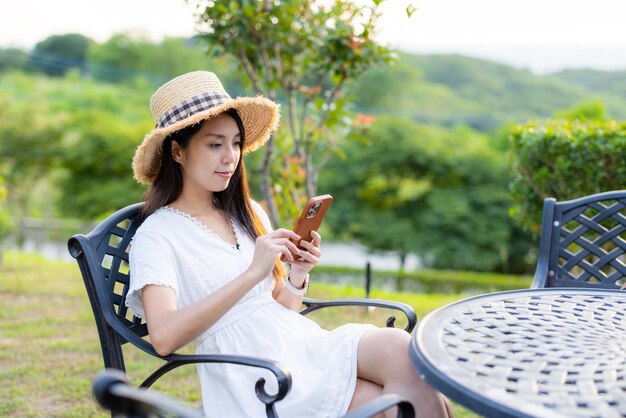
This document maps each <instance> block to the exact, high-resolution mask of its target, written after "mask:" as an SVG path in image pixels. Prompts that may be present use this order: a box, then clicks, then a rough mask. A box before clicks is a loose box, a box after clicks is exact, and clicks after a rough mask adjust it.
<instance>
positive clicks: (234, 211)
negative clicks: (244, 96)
mask: <svg viewBox="0 0 626 418" xmlns="http://www.w3.org/2000/svg"><path fill="white" fill-rule="evenodd" d="M224 113H225V114H227V115H228V116H230V117H231V118H233V119H234V121H235V123H237V127H238V128H239V132H240V134H241V142H240V144H241V145H240V147H241V150H242V152H241V153H240V156H239V162H238V163H237V167H236V168H235V172H234V173H233V176H232V177H231V179H230V182H229V183H228V187H226V189H225V190H223V191H221V192H215V193H213V202H214V204H215V206H216V207H217V208H219V209H222V210H223V211H225V212H226V213H227V214H228V215H229V216H230V217H231V218H233V219H235V220H236V221H237V222H238V223H239V225H241V227H242V228H243V229H244V231H245V232H246V233H247V234H248V236H249V237H250V238H251V239H252V240H253V241H254V240H256V239H257V238H258V237H259V236H260V235H264V234H266V233H267V230H266V229H265V227H264V226H263V223H262V222H261V220H260V219H259V217H258V216H257V214H256V213H255V211H254V210H253V208H252V206H251V204H250V188H249V187H248V178H247V176H246V168H245V165H244V162H243V146H244V144H245V141H246V138H245V130H244V126H243V122H242V121H241V118H240V117H239V114H238V113H237V111H236V110H235V109H228V110H226V111H225V112H224ZM202 123H203V122H199V123H196V124H194V125H190V126H187V127H186V128H183V129H181V130H179V131H176V132H173V133H172V134H170V135H169V136H168V137H167V138H165V139H164V140H163V145H162V147H161V168H160V169H159V174H158V175H157V177H156V179H155V180H154V182H153V183H152V185H151V186H150V188H149V189H148V191H147V192H146V194H145V195H144V201H145V204H144V207H143V209H142V211H141V214H140V220H141V222H143V221H144V220H145V219H146V218H147V217H148V216H150V215H152V214H153V213H154V212H155V211H156V210H157V209H158V208H160V207H162V206H165V205H168V204H170V203H172V202H173V201H175V200H176V199H178V197H179V196H180V194H181V193H182V191H183V172H182V168H181V166H180V164H179V163H178V162H176V161H175V160H174V158H173V157H172V141H176V142H177V143H178V145H179V146H180V147H181V148H183V149H185V148H187V146H188V145H189V141H190V140H191V137H192V136H193V135H194V134H196V133H197V132H198V131H199V130H200V128H201V127H202ZM284 276H285V269H284V267H283V265H282V263H281V262H280V261H279V260H278V259H277V261H276V264H275V265H274V278H276V279H277V280H280V279H282V278H284Z"/></svg>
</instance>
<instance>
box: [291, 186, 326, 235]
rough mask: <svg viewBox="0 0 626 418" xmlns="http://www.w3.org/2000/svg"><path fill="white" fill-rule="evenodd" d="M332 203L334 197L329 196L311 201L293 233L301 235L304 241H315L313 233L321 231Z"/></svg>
mask: <svg viewBox="0 0 626 418" xmlns="http://www.w3.org/2000/svg"><path fill="white" fill-rule="evenodd" d="M331 203H333V197H332V196H331V195H329V194H324V195H320V196H315V197H312V198H311V199H309V201H308V203H307V204H306V206H305V207H304V210H303V211H302V213H301V214H300V217H299V218H298V221H297V222H296V226H295V227H294V228H293V232H295V233H296V234H298V235H300V237H301V238H302V239H303V240H304V241H308V242H310V241H311V240H312V239H313V237H312V236H311V231H317V230H318V229H319V227H320V225H321V224H322V220H323V219H324V215H326V211H328V208H329V207H330V205H331ZM299 244H300V243H298V246H299Z"/></svg>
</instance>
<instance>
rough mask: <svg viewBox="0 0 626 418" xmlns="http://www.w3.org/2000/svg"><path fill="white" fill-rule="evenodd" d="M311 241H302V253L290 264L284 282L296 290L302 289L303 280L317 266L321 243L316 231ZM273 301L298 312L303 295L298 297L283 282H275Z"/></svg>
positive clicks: (320, 253)
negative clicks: (289, 283) (288, 282)
mask: <svg viewBox="0 0 626 418" xmlns="http://www.w3.org/2000/svg"><path fill="white" fill-rule="evenodd" d="M311 235H312V236H313V239H312V240H311V242H306V241H302V242H301V243H300V245H301V246H302V247H304V251H302V250H301V251H300V253H299V254H298V255H296V257H295V260H294V261H292V262H291V271H290V272H289V275H288V277H287V278H285V280H289V281H290V282H291V284H292V285H293V287H295V288H296V289H302V288H304V286H305V283H304V282H305V280H306V279H307V275H308V274H309V271H311V269H312V268H313V267H314V266H315V265H316V264H317V262H318V261H319V258H320V257H321V255H322V251H321V250H320V245H321V243H322V237H321V236H320V234H318V233H317V231H313V232H312V233H311ZM273 296H274V299H276V300H277V301H278V302H279V303H280V304H281V305H283V306H285V307H287V308H289V309H291V310H293V311H296V312H297V311H299V310H300V306H301V305H302V299H304V295H299V294H296V293H294V292H292V291H291V290H289V288H288V287H287V286H286V285H285V282H284V281H281V282H277V284H276V287H275V288H274V292H273Z"/></svg>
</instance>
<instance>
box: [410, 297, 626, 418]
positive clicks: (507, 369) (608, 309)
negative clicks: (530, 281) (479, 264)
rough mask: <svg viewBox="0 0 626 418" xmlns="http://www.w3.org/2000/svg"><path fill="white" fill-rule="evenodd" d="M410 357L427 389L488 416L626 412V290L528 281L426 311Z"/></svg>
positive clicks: (604, 415) (624, 414) (623, 414)
mask: <svg viewBox="0 0 626 418" xmlns="http://www.w3.org/2000/svg"><path fill="white" fill-rule="evenodd" d="M410 354H411V359H412V361H413V364H414V365H415V367H416V368H417V370H418V372H419V373H420V374H421V375H422V377H423V378H425V379H426V380H427V381H428V382H429V383H430V384H431V385H432V386H433V387H435V388H436V389H437V390H439V391H440V392H442V393H443V394H445V395H447V396H448V397H449V398H451V399H453V400H454V401H456V402H458V403H459V404H461V405H463V406H465V407H467V408H469V409H471V410H473V411H475V412H477V413H479V414H481V415H484V416H487V417H550V418H553V417H602V418H611V417H626V370H625V369H626V292H625V291H617V290H615V291H613V290H594V289H591V290H588V289H573V288H559V289H555V288H552V289H529V290H515V291H509V292H498V293H491V294H486V295H481V296H476V297H472V298H469V299H465V300H462V301H458V302H455V303H452V304H449V305H446V306H444V307H442V308H439V309H437V310H435V311H433V312H431V313H430V314H429V315H427V316H426V317H424V319H423V320H422V321H421V322H420V324H419V327H418V328H417V330H416V332H415V333H414V334H413V338H412V341H411V348H410Z"/></svg>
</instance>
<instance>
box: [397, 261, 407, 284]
mask: <svg viewBox="0 0 626 418" xmlns="http://www.w3.org/2000/svg"><path fill="white" fill-rule="evenodd" d="M406 256H407V254H406V252H404V251H400V269H399V270H398V275H397V276H396V289H397V290H398V291H399V292H401V291H403V290H404V280H405V278H404V277H403V273H404V266H405V265H406Z"/></svg>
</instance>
